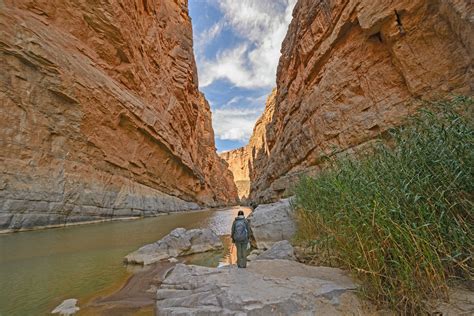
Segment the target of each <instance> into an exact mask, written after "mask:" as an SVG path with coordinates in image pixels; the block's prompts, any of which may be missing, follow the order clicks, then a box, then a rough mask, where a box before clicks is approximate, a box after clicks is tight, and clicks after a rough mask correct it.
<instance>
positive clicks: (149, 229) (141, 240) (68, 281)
mask: <svg viewBox="0 0 474 316" xmlns="http://www.w3.org/2000/svg"><path fill="white" fill-rule="evenodd" d="M240 209H243V210H244V211H245V213H246V214H248V213H249V212H250V209H248V208H240ZM238 210H239V207H233V208H227V209H223V210H206V211H195V212H183V213H171V214H169V215H161V216H158V217H153V218H145V219H139V220H126V221H113V222H105V223H98V224H87V225H78V226H70V227H64V228H55V229H46V230H36V231H28V232H20V233H12V234H5V235H0V281H1V282H0V283H1V286H0V315H1V316H6V315H8V316H10V315H45V314H48V313H50V312H51V310H52V309H54V307H55V306H57V305H58V304H60V303H61V302H62V301H63V300H64V299H67V298H77V299H78V300H79V303H78V305H79V306H81V305H83V304H85V303H87V302H88V301H90V300H91V299H92V298H93V297H94V296H96V295H97V293H104V292H110V291H113V290H114V289H117V288H119V287H120V286H121V285H123V284H124V282H125V281H126V280H127V279H130V277H131V276H132V275H133V274H134V273H137V271H139V270H140V269H137V268H133V269H132V268H131V267H127V266H126V265H124V264H123V263H122V259H123V257H124V256H125V255H126V254H128V253H130V252H132V251H134V250H136V249H137V248H139V247H140V246H142V245H144V244H147V243H151V242H154V241H156V240H158V239H160V238H162V237H163V236H165V235H166V234H168V233H169V232H170V231H171V230H173V229H174V228H177V227H184V228H187V229H189V228H206V227H207V228H210V229H212V230H213V231H214V232H216V233H217V234H218V235H220V236H223V237H222V238H225V237H224V235H226V234H229V231H230V227H231V225H232V220H233V218H234V217H235V216H236V214H237V211H238ZM228 244H229V243H226V245H228ZM226 248H227V249H224V250H223V251H221V252H219V253H218V254H216V255H214V256H211V257H212V258H213V259H212V260H210V259H208V258H209V256H207V257H206V258H207V259H205V260H204V262H203V263H202V262H201V264H203V265H210V266H213V265H214V266H216V265H218V264H219V263H220V264H225V263H228V261H229V249H228V247H226ZM201 261H202V260H201ZM194 263H198V264H199V263H200V262H199V258H196V259H195V262H194Z"/></svg>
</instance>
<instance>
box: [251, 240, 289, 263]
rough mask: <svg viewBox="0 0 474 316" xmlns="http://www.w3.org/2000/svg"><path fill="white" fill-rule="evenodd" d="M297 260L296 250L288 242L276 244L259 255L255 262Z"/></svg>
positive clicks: (283, 241)
mask: <svg viewBox="0 0 474 316" xmlns="http://www.w3.org/2000/svg"><path fill="white" fill-rule="evenodd" d="M272 259H284V260H296V257H295V250H294V249H293V246H292V245H291V244H290V242H289V241H288V240H282V241H278V242H276V243H274V244H273V245H272V246H271V247H270V248H269V249H267V250H265V251H264V252H262V253H261V254H259V255H258V256H257V257H256V258H255V259H254V260H272Z"/></svg>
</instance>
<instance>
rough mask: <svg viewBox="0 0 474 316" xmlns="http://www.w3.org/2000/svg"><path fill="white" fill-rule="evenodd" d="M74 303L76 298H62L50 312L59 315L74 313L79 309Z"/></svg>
mask: <svg viewBox="0 0 474 316" xmlns="http://www.w3.org/2000/svg"><path fill="white" fill-rule="evenodd" d="M76 304H77V299H75V298H70V299H67V300H64V301H63V302H62V303H61V304H59V305H58V306H57V307H56V308H55V309H53V311H52V312H51V313H52V314H59V315H74V314H75V313H76V312H77V311H78V310H79V309H80V308H79V307H77V306H76Z"/></svg>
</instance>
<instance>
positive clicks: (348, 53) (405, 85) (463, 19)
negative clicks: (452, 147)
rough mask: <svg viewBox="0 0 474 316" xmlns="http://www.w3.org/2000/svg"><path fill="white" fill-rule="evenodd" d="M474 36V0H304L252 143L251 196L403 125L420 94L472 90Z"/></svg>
mask: <svg viewBox="0 0 474 316" xmlns="http://www.w3.org/2000/svg"><path fill="white" fill-rule="evenodd" d="M473 39H474V5H473V4H472V2H470V1H467V0H435V1H426V0H410V1H408V0H403V1H392V2H390V1H373V0H340V1H329V0H321V1H313V0H299V1H298V2H297V4H296V6H295V9H294V11H293V20H292V22H291V24H290V26H289V29H288V33H287V35H286V38H285V40H284V42H283V44H282V56H281V58H280V62H279V66H278V71H277V92H276V95H275V97H274V98H275V100H274V103H272V104H271V110H268V111H267V110H266V111H265V113H264V114H263V116H262V119H261V120H260V121H259V122H258V123H257V124H261V122H262V121H266V123H265V127H263V128H262V127H259V126H258V125H257V126H256V129H255V131H254V134H253V136H252V138H251V141H250V144H249V146H248V147H247V148H246V149H245V150H246V152H247V153H249V155H250V157H251V158H250V162H247V163H248V164H249V165H251V171H250V173H249V174H250V184H251V185H250V198H251V199H252V200H256V201H260V202H262V201H269V200H276V199H278V198H280V197H282V196H285V195H287V194H288V193H289V192H288V188H290V187H291V186H292V184H293V183H294V182H295V181H296V180H297V179H298V178H299V176H300V175H302V174H310V175H315V174H317V173H318V172H319V171H320V169H321V162H322V161H323V160H324V159H325V157H328V156H332V155H335V154H340V153H341V154H342V153H353V152H358V151H360V150H362V149H364V148H366V146H367V145H368V144H369V143H370V142H371V141H372V140H373V139H374V138H377V137H378V136H379V135H381V134H382V133H384V132H385V131H387V130H388V129H389V128H392V127H394V126H398V125H400V124H402V123H403V121H404V119H405V118H406V117H407V116H410V115H411V114H413V113H414V112H415V111H416V110H417V108H418V107H419V106H420V105H421V104H422V102H420V100H429V99H437V98H442V97H445V96H449V95H451V94H462V95H471V96H472V95H473V86H474V79H473V78H474V76H473V67H472V56H474V44H473V43H474V40H473ZM267 112H268V113H267ZM269 113H271V114H269Z"/></svg>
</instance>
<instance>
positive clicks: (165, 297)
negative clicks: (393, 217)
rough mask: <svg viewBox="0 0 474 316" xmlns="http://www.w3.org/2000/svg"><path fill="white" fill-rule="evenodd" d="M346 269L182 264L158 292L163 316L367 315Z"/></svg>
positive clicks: (277, 262) (278, 263)
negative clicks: (240, 267) (208, 266)
mask: <svg viewBox="0 0 474 316" xmlns="http://www.w3.org/2000/svg"><path fill="white" fill-rule="evenodd" d="M356 288H357V285H356V284H355V283H354V282H353V281H352V280H351V279H350V278H349V277H348V276H347V275H346V273H345V272H344V271H342V270H340V269H336V268H328V267H312V266H307V265H304V264H301V263H298V262H296V261H290V260H281V259H274V260H258V261H255V262H252V263H251V264H249V265H248V267H247V269H238V268H236V267H233V266H226V267H222V268H207V267H200V266H193V265H184V264H177V265H176V267H175V268H174V269H173V271H172V272H171V273H169V274H168V276H167V277H166V279H165V280H164V281H163V283H162V284H161V287H160V288H159V289H158V291H157V303H156V311H157V313H158V314H159V315H165V316H166V315H348V314H351V315H352V314H354V315H357V314H363V312H362V304H361V302H360V301H359V299H358V298H357V296H356V295H355V293H354V290H355V289H356Z"/></svg>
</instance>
